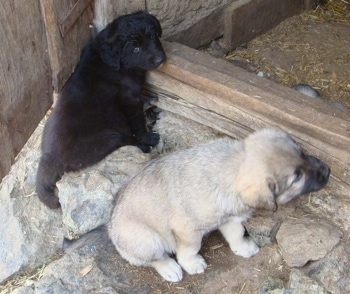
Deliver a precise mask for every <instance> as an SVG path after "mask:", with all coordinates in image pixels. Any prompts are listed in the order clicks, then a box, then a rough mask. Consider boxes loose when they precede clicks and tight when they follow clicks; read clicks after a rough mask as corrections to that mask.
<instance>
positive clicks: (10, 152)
mask: <svg viewBox="0 0 350 294" xmlns="http://www.w3.org/2000/svg"><path fill="white" fill-rule="evenodd" d="M0 39H1V40H2V42H1V43H0V179H1V178H2V177H3V176H4V175H6V174H7V173H8V171H9V169H10V167H11V164H12V163H13V160H14V158H15V156H16V155H17V153H18V152H19V151H20V149H21V148H22V147H23V145H24V144H25V142H26V140H27V139H28V137H29V136H30V135H31V133H32V132H33V130H34V129H35V128H36V127H37V125H38V123H39V121H40V120H41V119H42V117H43V116H44V114H45V113H46V111H47V109H48V108H49V106H50V105H51V97H52V87H51V70H50V62H49V55H48V52H47V42H46V37H45V26H44V23H43V21H42V18H41V10H40V3H39V1H35V0H28V1H21V0H11V1H8V0H1V1H0Z"/></svg>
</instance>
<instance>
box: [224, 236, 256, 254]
mask: <svg viewBox="0 0 350 294" xmlns="http://www.w3.org/2000/svg"><path fill="white" fill-rule="evenodd" d="M230 245H231V246H230V247H231V250H232V251H233V253H234V254H236V255H238V256H242V257H244V258H249V257H251V256H253V255H255V254H257V253H258V252H259V246H258V245H256V244H255V243H254V242H253V241H252V240H249V239H247V238H244V239H242V240H240V242H237V243H236V244H230Z"/></svg>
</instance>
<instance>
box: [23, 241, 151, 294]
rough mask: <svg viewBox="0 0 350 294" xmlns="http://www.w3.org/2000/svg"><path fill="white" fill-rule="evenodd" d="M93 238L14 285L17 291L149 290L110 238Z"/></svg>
mask: <svg viewBox="0 0 350 294" xmlns="http://www.w3.org/2000/svg"><path fill="white" fill-rule="evenodd" d="M96 242H97V243H96V244H94V243H90V244H86V245H85V246H83V247H81V248H79V249H78V250H75V251H73V252H71V253H70V254H66V255H65V256H63V257H62V258H60V259H58V260H56V261H54V262H52V263H51V264H49V265H48V266H47V267H46V268H45V269H44V271H43V274H42V277H41V279H40V280H39V281H37V282H35V283H33V284H32V285H30V286H26V287H21V288H19V289H17V291H18V292H17V293H31V292H32V293H37V294H39V293H62V294H65V293H67V294H69V293H125V294H126V293H135V294H136V293H150V292H151V289H150V287H149V286H148V285H147V284H146V283H145V282H143V283H137V282H136V279H135V274H134V273H132V272H131V271H129V270H130V269H129V268H128V264H126V262H125V261H123V260H121V258H120V257H119V256H118V255H117V253H116V252H115V250H114V247H113V245H112V244H111V243H110V242H109V243H108V244H101V243H100V242H99V241H98V240H96ZM114 255H115V257H116V258H115V260H114ZM111 257H113V258H111ZM130 281H133V282H132V283H130Z"/></svg>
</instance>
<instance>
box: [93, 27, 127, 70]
mask: <svg viewBox="0 0 350 294" xmlns="http://www.w3.org/2000/svg"><path fill="white" fill-rule="evenodd" d="M110 29H111V28H110V27H107V28H106V29H105V30H103V31H102V32H100V33H99V34H98V36H97V37H96V42H97V50H98V52H99V54H100V57H101V59H102V61H103V62H104V63H105V64H107V65H108V66H109V67H111V68H112V69H114V70H119V69H120V56H121V51H122V47H121V42H120V40H119V38H118V35H115V34H114V35H112V36H110Z"/></svg>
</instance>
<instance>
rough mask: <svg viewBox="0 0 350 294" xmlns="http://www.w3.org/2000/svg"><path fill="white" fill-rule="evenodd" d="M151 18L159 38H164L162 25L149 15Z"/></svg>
mask: <svg viewBox="0 0 350 294" xmlns="http://www.w3.org/2000/svg"><path fill="white" fill-rule="evenodd" d="M149 17H150V19H151V22H152V25H153V26H154V28H155V29H156V32H157V35H158V37H159V38H161V37H162V27H161V25H160V22H159V20H158V19H157V18H156V17H155V16H154V15H152V14H149Z"/></svg>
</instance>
